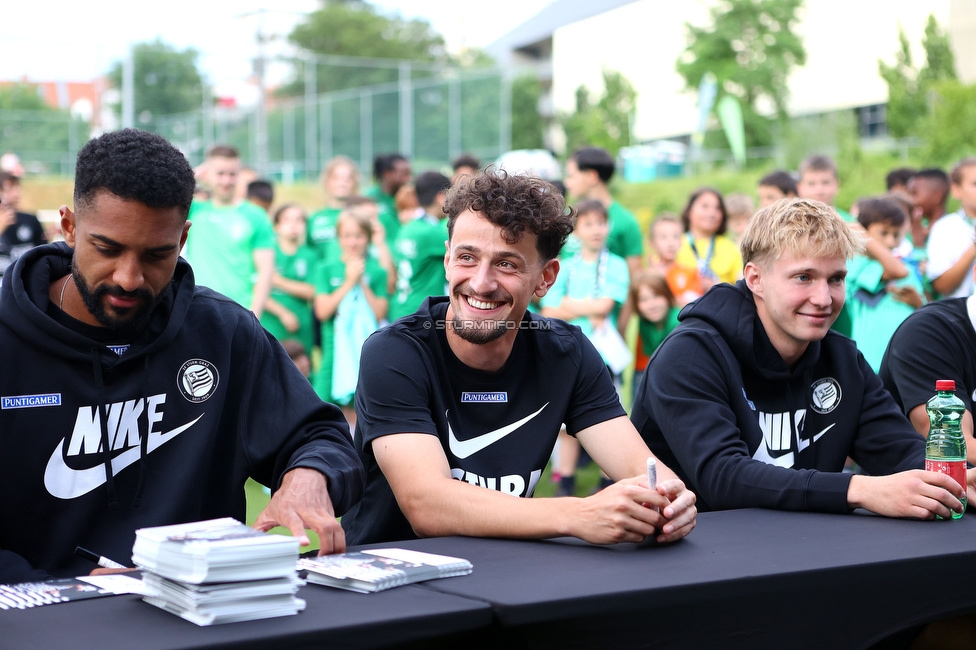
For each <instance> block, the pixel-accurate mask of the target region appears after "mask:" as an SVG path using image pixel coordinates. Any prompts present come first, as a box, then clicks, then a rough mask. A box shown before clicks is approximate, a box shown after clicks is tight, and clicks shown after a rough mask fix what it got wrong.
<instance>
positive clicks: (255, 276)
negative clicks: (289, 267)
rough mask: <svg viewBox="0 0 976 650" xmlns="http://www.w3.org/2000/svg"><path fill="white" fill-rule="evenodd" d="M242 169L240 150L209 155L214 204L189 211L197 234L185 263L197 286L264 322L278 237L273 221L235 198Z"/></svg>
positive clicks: (221, 149) (202, 204)
mask: <svg viewBox="0 0 976 650" xmlns="http://www.w3.org/2000/svg"><path fill="white" fill-rule="evenodd" d="M240 167H241V160H240V156H239V154H238V153H237V149H234V148H233V147H229V146H226V145H216V146H214V147H212V148H211V149H210V151H208V152H207V160H206V162H205V167H204V168H205V170H206V176H207V181H208V183H209V184H210V187H211V191H212V198H211V199H210V200H209V201H194V202H193V206H192V207H191V208H190V221H191V222H192V223H193V234H191V235H190V236H189V237H188V238H187V241H186V258H187V259H188V260H189V261H190V264H192V265H193V273H194V276H195V277H196V281H197V282H198V283H199V284H201V285H204V286H207V287H210V288H211V289H213V290H214V291H217V292H218V293H222V294H224V295H225V296H227V297H229V298H231V299H233V300H234V301H236V302H237V303H238V304H240V305H243V306H244V307H247V308H248V309H250V310H251V311H252V312H254V315H255V316H257V317H258V318H261V314H262V312H263V311H264V303H265V301H266V300H267V299H268V295H269V294H270V293H271V278H272V275H273V274H274V261H275V233H274V229H273V228H272V226H271V220H270V219H268V215H267V214H266V213H265V212H264V211H263V210H262V209H261V208H259V207H258V206H256V205H254V204H253V203H248V202H247V201H244V200H238V199H237V198H236V194H235V192H236V188H237V175H238V171H239V170H240Z"/></svg>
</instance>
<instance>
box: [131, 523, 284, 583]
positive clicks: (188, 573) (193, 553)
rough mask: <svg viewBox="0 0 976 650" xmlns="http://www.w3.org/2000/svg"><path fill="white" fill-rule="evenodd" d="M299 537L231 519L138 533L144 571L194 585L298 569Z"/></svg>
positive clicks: (136, 550) (136, 549) (136, 558)
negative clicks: (265, 531) (272, 533)
mask: <svg viewBox="0 0 976 650" xmlns="http://www.w3.org/2000/svg"><path fill="white" fill-rule="evenodd" d="M297 558H298V538H296V537H288V536H285V535H269V534H267V533H262V532H260V531H257V530H254V529H253V528H251V527H250V526H246V525H245V524H242V523H241V522H239V521H237V520H236V519H233V518H231V517H224V518H222V519H210V520H207V521H196V522H191V523H187V524H176V525H172V526H156V527H153V528H141V529H139V530H137V531H136V541H135V544H134V545H133V546H132V561H133V562H134V563H135V564H136V566H138V567H139V568H140V569H143V570H144V571H150V572H152V573H155V574H156V575H160V576H163V577H165V578H169V579H170V580H178V581H180V582H187V583H193V584H201V583H207V582H233V581H238V580H264V579H268V578H283V577H287V576H289V575H292V574H294V573H295V561H296V560H297Z"/></svg>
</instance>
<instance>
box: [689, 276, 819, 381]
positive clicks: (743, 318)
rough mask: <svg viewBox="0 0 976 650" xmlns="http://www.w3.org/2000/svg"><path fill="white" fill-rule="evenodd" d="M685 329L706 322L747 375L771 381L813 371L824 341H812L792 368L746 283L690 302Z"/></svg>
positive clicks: (722, 286) (722, 287)
mask: <svg viewBox="0 0 976 650" xmlns="http://www.w3.org/2000/svg"><path fill="white" fill-rule="evenodd" d="M678 320H679V321H681V323H682V326H685V327H695V324H696V322H701V323H706V324H707V325H709V326H710V327H711V328H713V329H714V330H715V331H716V332H717V333H718V334H719V336H721V337H722V339H724V340H725V342H726V343H727V344H728V346H729V348H730V349H731V350H732V353H733V354H734V355H735V358H736V360H737V361H738V362H739V364H740V365H741V366H742V368H743V369H744V370H746V371H747V372H749V373H751V374H754V375H757V376H759V377H762V378H763V379H769V380H788V379H790V378H791V377H793V376H795V375H797V374H802V373H804V371H806V370H807V369H809V368H810V366H811V365H812V364H813V363H814V362H815V361H816V359H817V357H818V356H819V354H820V341H812V342H811V343H810V345H809V346H807V349H806V351H805V352H804V353H803V356H801V357H800V359H799V361H797V363H796V365H795V366H794V367H793V368H790V367H789V366H787V365H786V362H785V361H783V357H782V355H780V353H779V351H777V350H776V348H775V347H773V344H772V342H771V341H770V340H769V337H768V336H767V335H766V329H765V327H763V324H762V321H761V320H759V314H758V313H757V312H756V301H755V298H754V297H753V295H752V292H751V291H749V288H748V287H746V283H745V280H739V281H738V282H736V283H735V284H734V285H732V284H717V285H715V286H714V287H712V288H711V289H710V290H709V291H708V292H706V293H705V295H703V296H702V297H701V298H699V299H698V300H695V301H694V302H692V303H689V304H688V305H687V306H686V307H685V308H684V309H682V310H681V313H680V314H679V315H678Z"/></svg>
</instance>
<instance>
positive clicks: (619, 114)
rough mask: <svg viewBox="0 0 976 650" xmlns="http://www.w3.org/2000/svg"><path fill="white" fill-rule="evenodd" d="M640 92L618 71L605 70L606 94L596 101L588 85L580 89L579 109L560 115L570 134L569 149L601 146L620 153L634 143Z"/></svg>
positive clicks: (577, 90) (567, 145)
mask: <svg viewBox="0 0 976 650" xmlns="http://www.w3.org/2000/svg"><path fill="white" fill-rule="evenodd" d="M636 98H637V92H636V91H635V90H634V86H633V85H632V84H631V83H630V81H629V80H628V79H627V78H626V77H624V76H623V75H622V74H620V73H619V72H617V71H615V70H607V69H604V70H603V95H602V96H601V97H600V99H599V100H597V101H596V102H594V101H593V98H592V97H591V96H590V91H589V89H588V88H586V86H580V87H579V88H577V89H576V110H575V111H574V112H572V113H569V114H563V115H561V116H560V120H559V121H560V123H561V124H562V127H563V131H564V132H565V134H566V150H567V151H574V150H575V149H578V148H580V147H585V146H592V147H601V148H603V149H606V150H607V151H609V152H610V153H611V154H612V155H616V154H617V152H618V151H620V149H621V148H622V147H626V146H627V145H629V144H630V125H631V121H632V120H633V117H634V102H635V100H636Z"/></svg>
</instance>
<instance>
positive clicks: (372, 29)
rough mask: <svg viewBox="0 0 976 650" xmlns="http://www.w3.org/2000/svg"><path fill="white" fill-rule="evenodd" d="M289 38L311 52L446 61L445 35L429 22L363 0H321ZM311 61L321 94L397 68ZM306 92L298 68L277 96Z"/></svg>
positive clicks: (388, 77) (387, 76) (390, 75)
mask: <svg viewBox="0 0 976 650" xmlns="http://www.w3.org/2000/svg"><path fill="white" fill-rule="evenodd" d="M288 39H289V40H290V41H291V42H292V43H293V44H294V45H297V46H298V47H299V48H301V49H302V50H304V51H306V52H308V53H310V54H313V55H315V54H320V55H337V56H347V57H366V58H377V59H390V60H391V62H393V61H395V60H410V61H420V62H427V63H429V64H443V65H447V64H448V63H450V57H449V56H448V55H447V50H446V47H445V44H444V38H443V37H442V36H441V35H440V34H438V33H437V32H435V31H434V30H433V28H432V27H431V25H430V23H428V22H427V21H425V20H421V19H412V20H407V19H404V18H402V17H400V16H399V15H395V16H387V15H385V14H383V13H380V12H379V11H378V10H377V8H376V7H374V6H373V5H371V4H369V3H368V2H366V1H365V0H322V7H321V8H319V9H317V10H316V11H313V12H312V13H310V14H308V17H307V19H306V20H305V21H304V22H303V23H301V24H299V25H297V26H296V27H295V29H294V30H292V33H291V34H290V35H289V37H288ZM475 59H478V57H475ZM314 65H315V71H316V77H315V79H316V90H317V91H318V92H320V93H323V92H331V91H335V90H342V89H345V88H354V87H357V86H368V85H373V84H380V83H386V82H395V81H397V80H398V75H399V70H398V69H397V68H379V67H377V68H371V67H368V66H353V65H326V64H314ZM411 75H412V77H418V76H421V77H422V76H428V75H429V72H427V71H426V70H414V71H412V73H411ZM304 92H305V76H304V73H303V72H302V71H301V70H300V67H299V70H298V71H297V75H296V79H295V80H294V81H293V82H291V83H289V84H287V85H286V86H285V87H284V88H282V90H281V94H284V95H290V96H294V95H301V94H302V93H304Z"/></svg>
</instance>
